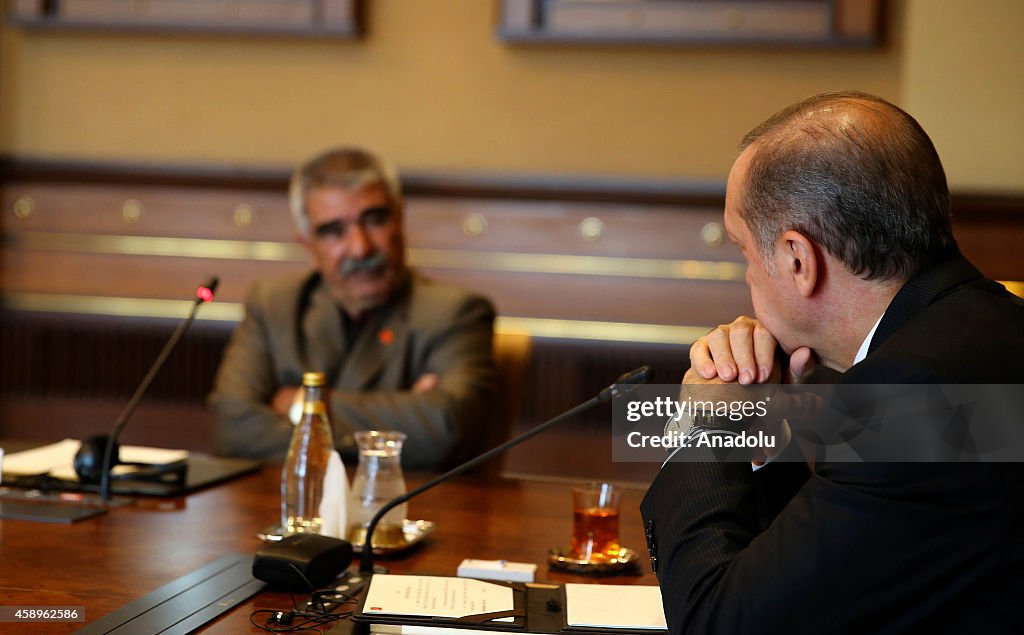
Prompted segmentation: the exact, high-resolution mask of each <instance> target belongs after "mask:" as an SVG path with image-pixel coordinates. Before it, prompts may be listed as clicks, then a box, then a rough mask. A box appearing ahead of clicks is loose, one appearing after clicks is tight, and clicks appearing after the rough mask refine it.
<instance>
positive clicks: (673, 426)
mask: <svg viewBox="0 0 1024 635" xmlns="http://www.w3.org/2000/svg"><path fill="white" fill-rule="evenodd" d="M693 427H694V423H693V415H692V414H690V412H689V411H688V410H681V411H679V413H678V414H674V415H670V416H669V418H668V421H666V422H665V436H676V437H678V438H680V439H681V438H683V437H686V436H687V435H689V434H690V433H691V432H692V431H693Z"/></svg>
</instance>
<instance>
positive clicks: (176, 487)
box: [3, 452, 261, 496]
mask: <svg viewBox="0 0 1024 635" xmlns="http://www.w3.org/2000/svg"><path fill="white" fill-rule="evenodd" d="M260 465H261V463H260V461H258V460H255V459H236V458H225V457H218V456H210V455H208V454H201V453H198V452H192V453H190V454H189V456H188V458H187V459H185V461H184V465H183V466H181V467H183V468H184V469H183V470H181V471H180V472H181V474H183V476H184V478H178V477H176V478H165V477H161V476H158V477H155V478H132V477H131V476H129V475H126V476H118V477H115V478H114V479H112V480H111V481H110V491H111V493H112V494H115V495H123V496H180V495H182V494H187V493H189V492H192V491H194V490H197V489H200V488H202V487H207V486H210V485H215V484H217V483H221V482H223V481H226V480H229V479H232V478H235V477H237V476H241V475H242V474H248V473H249V472H255V471H256V470H258V469H259V468H260ZM164 476H167V475H164ZM3 483H4V485H9V486H14V487H21V488H26V489H37V490H42V491H46V492H91V493H98V492H99V485H88V484H85V483H81V482H79V481H70V480H63V479H58V478H54V477H52V476H49V475H47V474H39V475H34V476H12V475H5V476H4V477H3Z"/></svg>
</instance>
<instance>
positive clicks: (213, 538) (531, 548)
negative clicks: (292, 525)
mask: <svg viewBox="0 0 1024 635" xmlns="http://www.w3.org/2000/svg"><path fill="white" fill-rule="evenodd" d="M425 480H426V476H425V475H416V474H410V475H407V481H408V483H409V485H410V486H414V485H416V484H418V483H421V482H424V481H425ZM570 487H571V483H569V482H565V483H553V482H541V481H527V480H512V479H494V480H481V479H476V478H472V477H460V478H457V479H455V480H454V481H452V482H449V483H446V484H442V485H441V486H439V487H436V488H434V489H433V490H430V491H428V492H426V493H425V494H423V495H421V496H420V497H417V498H415V499H414V500H412V501H411V502H410V503H409V514H408V515H409V517H410V518H412V519H424V520H429V521H432V522H434V523H435V526H436V529H435V531H434V532H433V534H431V535H430V536H428V537H427V538H426V539H425V540H424V541H423V542H422V543H421V544H419V545H416V546H415V547H414V548H412V549H411V550H409V551H408V552H406V553H404V554H401V555H398V556H392V557H389V558H387V559H383V560H379V561H378V564H381V565H384V566H386V567H387V568H388V569H389V570H390V571H391V572H392V573H416V574H436V575H455V573H456V569H457V567H458V565H459V563H460V562H461V561H462V560H463V559H464V558H476V559H484V560H502V559H504V560H509V561H514V562H527V563H535V564H537V565H538V567H537V576H536V579H537V581H545V580H546V581H552V582H559V583H564V582H593V583H605V584H651V585H654V584H657V579H656V578H655V577H654V574H653V573H651V570H650V566H649V563H648V560H647V558H646V549H645V542H644V532H643V527H642V526H641V520H640V513H639V505H640V500H641V498H642V497H643V491H642V490H640V489H627V490H626V491H625V492H624V495H623V501H622V515H621V528H620V531H621V539H622V544H623V545H624V546H626V547H629V548H631V549H633V550H635V551H637V552H638V554H639V555H640V556H642V559H641V562H640V567H639V569H638V573H637V574H634V575H619V576H610V577H609V576H604V577H592V576H581V575H578V574H570V573H565V572H561V571H556V570H551V569H549V568H548V565H547V557H548V550H549V549H550V548H552V547H565V546H566V545H567V544H568V542H569V536H570V533H571V527H572V509H571V507H572V505H571V495H570ZM279 509H280V468H279V467H277V466H267V467H265V468H263V469H261V470H260V471H258V472H255V473H251V474H248V475H245V476H241V477H239V478H237V479H234V480H232V481H229V482H226V483H222V484H220V485H216V486H213V487H209V488H207V489H203V490H200V491H197V492H193V493H191V494H189V495H187V496H181V497H176V498H149V497H139V498H135V499H132V500H131V501H129V504H126V505H122V506H117V507H113V508H111V510H110V512H109V513H107V514H104V515H102V516H98V517H93V518H89V519H86V520H83V521H80V522H77V523H74V524H70V525H67V524H54V523H42V522H31V521H22V520H0V606H84V607H85V619H86V624H87V623H89V622H93V621H95V620H97V619H99V618H101V617H103V616H104V615H106V614H107V613H109V612H111V611H114V610H115V609H118V608H120V607H121V606H123V605H125V604H127V603H129V602H131V601H133V600H136V599H138V598H140V597H142V596H144V595H146V594H148V593H150V592H152V591H154V590H156V589H158V588H160V587H162V586H164V585H166V584H168V583H170V582H172V581H174V580H175V579H177V578H179V577H181V576H184V575H186V574H188V573H190V572H192V571H194V570H196V569H198V568H200V567H202V566H204V565H206V564H209V563H210V562H213V561H214V560H217V559H218V558H220V557H222V556H225V555H228V554H231V553H241V554H254V553H255V552H256V551H258V550H259V549H260V547H262V546H263V543H262V542H261V541H260V539H259V538H258V537H257V533H258V532H259V531H260V530H262V529H264V528H266V527H267V526H268V525H272V524H274V522H275V521H276V520H277V517H278V514H279ZM355 564H356V563H354V565H355ZM305 597H308V596H302V598H303V599H305ZM290 608H291V599H290V597H289V595H288V594H287V593H282V592H276V591H269V590H264V591H262V592H260V593H258V594H257V595H255V596H253V597H252V598H250V599H249V600H247V601H246V602H244V603H242V604H241V605H239V606H237V607H235V608H233V609H231V610H229V611H228V612H227V613H225V614H223V615H221V616H220V617H218V618H217V619H216V620H214V621H212V622H210V623H208V624H206V625H205V627H203V628H202V629H200V630H201V632H204V633H248V632H252V633H259V632H264V631H261V630H259V629H258V628H256V627H254V626H253V625H252V624H251V623H250V621H249V617H250V614H251V613H252V612H253V611H254V610H258V609H275V610H277V609H280V610H289V609H290ZM82 626H83V624H82V623H77V624H71V623H63V624H40V623H33V624H17V625H15V624H0V632H22V633H68V632H72V631H74V630H76V629H77V628H81V627H82ZM12 628H13V629H14V630H11V629H12ZM325 630H326V629H325Z"/></svg>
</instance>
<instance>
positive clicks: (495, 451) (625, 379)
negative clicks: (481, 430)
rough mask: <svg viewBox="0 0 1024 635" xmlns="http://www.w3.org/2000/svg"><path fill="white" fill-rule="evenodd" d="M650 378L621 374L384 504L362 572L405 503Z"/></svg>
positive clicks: (368, 569)
mask: <svg viewBox="0 0 1024 635" xmlns="http://www.w3.org/2000/svg"><path fill="white" fill-rule="evenodd" d="M650 379H651V367H650V366H641V367H640V368H637V369H635V370H631V371H630V372H628V373H625V374H623V375H621V376H620V377H619V378H618V379H616V380H615V383H613V384H612V385H610V386H608V387H607V388H605V389H603V390H602V391H601V392H599V393H598V394H597V395H596V396H594V397H591V398H590V399H588V400H587V401H584V402H583V403H581V404H579V405H577V406H575V407H573V408H570V409H569V410H566V411H565V412H563V413H562V414H560V415H558V416H556V417H554V418H552V419H548V420H547V421H545V422H544V423H542V424H540V425H539V426H536V427H533V428H530V429H529V430H527V431H526V432H524V433H522V434H520V435H519V436H517V437H513V438H511V439H509V440H508V441H506V442H504V443H502V444H501V445H498V446H495V447H493V448H491V449H490V450H487V451H486V452H484V453H483V454H481V455H479V456H477V457H475V458H472V459H470V460H468V461H466V462H465V463H463V464H462V465H459V466H457V467H454V468H452V469H450V470H448V471H447V472H445V473H444V474H441V475H440V476H436V477H434V478H432V479H430V480H429V481H427V482H426V483H424V484H423V485H420V486H419V487H417V488H415V489H413V490H412V491H410V492H406V493H405V494H402V495H401V496H399V497H397V498H395V499H393V500H391V501H388V502H387V503H385V504H384V506H383V507H381V508H380V509H379V510H377V513H376V514H374V516H373V518H371V519H370V522H369V524H367V526H366V538H365V539H364V540H365V541H364V543H363V553H362V556H361V557H360V564H359V572H360V573H366V574H368V573H373V532H374V530H375V529H377V524H378V523H379V522H380V520H381V519H382V518H384V515H385V514H387V513H388V512H389V511H391V510H392V509H394V508H395V507H397V506H399V505H401V504H402V503H404V502H406V501H408V500H409V499H411V498H413V497H415V496H418V495H420V494H422V493H423V492H425V491H427V490H428V489H431V488H433V487H434V486H435V485H440V484H441V483H443V482H445V481H447V480H449V479H451V478H452V477H455V476H458V475H459V474H462V473H463V472H465V471H467V470H471V469H473V468H474V467H476V466H478V465H480V464H482V463H485V462H487V461H488V460H490V459H492V458H494V457H495V456H497V455H499V454H501V453H502V452H504V451H505V450H508V449H509V448H512V447H514V446H517V445H519V444H520V443H522V442H523V441H526V440H527V439H529V438H531V437H533V436H535V435H538V434H540V433H541V432H544V431H545V430H547V429H548V428H550V427H552V426H554V425H557V424H559V423H561V422H562V421H565V420H566V419H568V418H570V417H572V416H574V415H577V414H579V413H581V412H583V411H585V410H588V409H590V408H592V407H594V406H596V405H597V404H599V403H605V402H607V401H611V400H612V399H613V398H615V397H617V396H619V395H624V394H626V393H628V392H630V391H631V390H633V389H634V388H636V387H637V386H639V385H640V384H645V383H647V382H648V381H650Z"/></svg>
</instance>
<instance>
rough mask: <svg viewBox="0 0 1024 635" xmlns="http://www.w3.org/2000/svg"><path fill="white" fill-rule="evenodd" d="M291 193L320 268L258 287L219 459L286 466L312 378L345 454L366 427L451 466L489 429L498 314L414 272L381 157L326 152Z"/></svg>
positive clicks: (411, 461) (234, 341)
mask: <svg viewBox="0 0 1024 635" xmlns="http://www.w3.org/2000/svg"><path fill="white" fill-rule="evenodd" d="M290 194H291V208H292V215H293V217H294V220H295V226H296V234H297V238H298V240H299V242H301V243H302V245H303V246H304V247H305V248H306V250H307V251H308V253H309V255H310V258H311V260H312V262H313V265H314V271H312V272H307V273H301V274H293V275H287V276H283V277H280V278H274V279H271V280H265V281H261V282H259V283H257V284H256V285H254V287H253V289H252V290H251V291H250V294H249V298H248V300H247V302H246V314H245V319H244V320H243V321H242V323H241V324H240V325H239V327H238V329H237V330H236V331H235V333H234V334H233V335H232V338H231V341H230V343H229V344H228V347H227V349H226V350H225V353H224V358H223V360H222V362H221V367H220V369H219V371H218V373H217V378H216V382H215V385H214V390H213V393H212V394H211V395H210V404H211V406H212V407H213V409H214V411H215V412H216V413H217V415H218V420H219V425H218V430H217V432H218V434H217V441H218V443H217V447H218V451H219V452H220V453H222V454H229V455H237V456H251V457H258V458H279V457H281V456H283V454H284V452H285V450H286V449H287V447H288V441H289V439H290V437H291V430H292V426H291V423H290V422H289V411H290V410H291V409H292V407H293V405H294V403H295V396H296V393H297V391H298V387H299V385H300V384H301V379H302V373H303V372H305V371H323V372H324V373H326V374H327V381H328V384H327V385H328V390H327V400H328V402H329V404H330V409H331V414H332V420H333V423H334V428H335V429H334V438H335V443H336V445H337V446H338V449H339V450H341V451H342V455H343V456H345V455H347V456H348V457H349V458H351V457H352V456H353V438H352V433H353V431H355V430H367V429H376V430H398V431H401V432H404V433H406V434H407V435H408V438H407V440H406V443H405V448H404V450H403V455H402V456H403V463H404V464H405V465H407V466H412V467H437V466H438V465H443V464H445V463H446V462H450V461H451V460H453V459H454V458H455V457H456V455H457V453H458V452H460V451H466V450H467V448H465V447H463V446H464V444H465V442H466V441H467V440H469V439H472V438H474V437H478V436H480V435H479V434H477V433H476V431H475V430H474V428H475V427H478V426H483V425H487V420H488V406H489V400H490V399H491V397H492V396H493V394H494V381H495V376H494V364H493V359H492V353H491V338H492V327H493V322H494V309H493V307H492V306H491V304H490V302H489V301H488V300H487V299H485V298H483V297H481V296H479V295H474V294H471V293H469V292H467V291H464V290H462V289H457V288H455V287H451V286H448V285H443V284H440V283H437V282H434V281H430V280H427V279H425V278H423V277H421V276H419V275H417V274H416V273H415V272H414V271H412V270H411V269H410V268H409V267H407V266H406V263H405V234H404V231H403V225H402V214H403V202H402V193H401V187H400V185H399V182H398V179H397V176H396V175H395V174H394V172H393V170H391V169H390V168H389V167H388V166H387V165H386V164H384V163H383V162H382V161H381V160H380V159H378V158H377V157H375V156H373V155H372V154H370V153H368V152H366V151H364V150H360V149H353V148H342V149H336V150H331V151H329V152H326V153H324V154H322V155H320V156H318V157H316V158H314V159H312V160H311V161H309V162H308V163H306V164H305V165H303V166H302V167H300V168H299V169H298V170H297V171H296V172H295V175H294V176H293V178H292V184H291V192H290Z"/></svg>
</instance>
